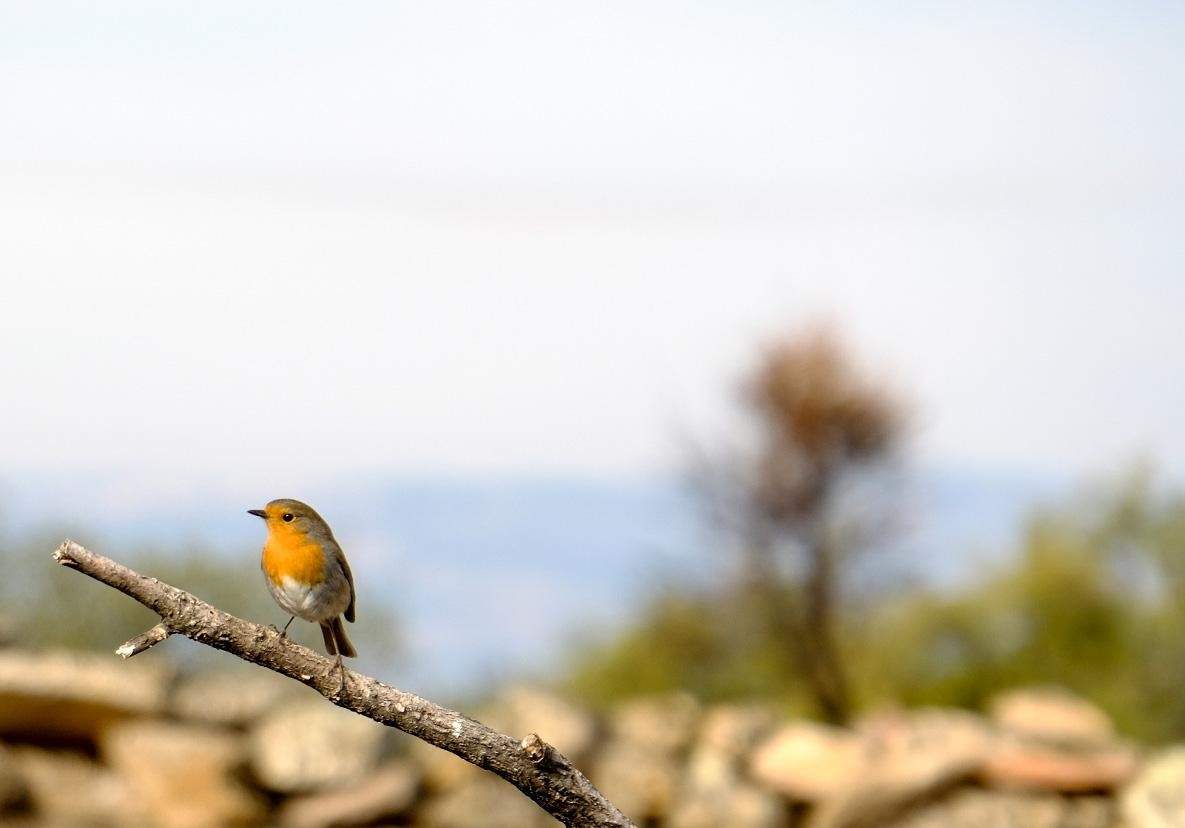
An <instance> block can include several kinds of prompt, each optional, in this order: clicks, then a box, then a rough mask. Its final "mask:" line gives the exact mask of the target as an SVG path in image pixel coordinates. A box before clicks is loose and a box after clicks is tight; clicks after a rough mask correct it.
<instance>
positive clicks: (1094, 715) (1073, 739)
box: [989, 687, 1115, 745]
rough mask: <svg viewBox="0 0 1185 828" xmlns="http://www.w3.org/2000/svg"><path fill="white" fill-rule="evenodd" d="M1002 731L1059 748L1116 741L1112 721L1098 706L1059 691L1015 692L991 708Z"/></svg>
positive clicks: (994, 702)
mask: <svg viewBox="0 0 1185 828" xmlns="http://www.w3.org/2000/svg"><path fill="white" fill-rule="evenodd" d="M989 709H990V711H991V718H992V721H993V722H994V723H995V725H996V727H998V728H999V729H1000V730H1002V731H1004V732H1006V733H1011V734H1013V735H1016V736H1019V737H1022V738H1024V739H1027V740H1033V741H1040V742H1047V743H1051V744H1059V745H1098V744H1106V743H1108V742H1110V741H1111V740H1112V739H1113V738H1114V737H1115V727H1114V725H1113V724H1112V723H1111V718H1110V717H1109V716H1108V715H1107V714H1106V713H1104V712H1103V711H1102V709H1100V708H1099V707H1098V706H1097V705H1095V704H1093V703H1091V702H1089V701H1087V700H1086V699H1083V698H1081V697H1079V696H1075V695H1074V694H1072V693H1070V692H1069V691H1066V690H1062V689H1059V688H1056V687H1036V688H1026V689H1023V690H1013V691H1011V692H1008V693H1003V694H1001V695H999V696H997V697H996V698H995V699H993V700H992V701H991V703H990V704H989Z"/></svg>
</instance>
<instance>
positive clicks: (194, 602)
mask: <svg viewBox="0 0 1185 828" xmlns="http://www.w3.org/2000/svg"><path fill="white" fill-rule="evenodd" d="M53 557H54V560H55V561H57V562H58V563H59V564H61V565H62V566H66V567H69V568H70V569H77V570H78V571H79V572H82V573H84V574H86V575H89V576H90V577H92V578H94V579H95V580H96V581H101V582H102V583H104V584H107V585H108V586H110V587H114V588H115V589H118V590H119V591H120V592H122V593H124V594H125V595H128V596H129V597H131V598H134V599H135V600H137V601H139V602H140V603H141V604H143V605H144V606H146V607H148V608H149V609H150V610H152V611H153V612H155V613H156V614H157V615H159V616H160V620H161V622H160V624H158V625H156V626H155V627H153V628H152V629H151V630H148V631H147V632H145V633H143V634H142V635H139V636H137V637H136V638H133V639H132V640H130V641H128V642H127V643H126V644H124V645H123V646H121V647H120V648H119V649H118V650H117V653H118V654H119V655H120V656H123V657H124V658H129V657H131V656H133V655H136V654H137V653H140V652H143V651H144V650H146V649H148V648H149V647H151V646H153V645H154V644H158V643H160V642H161V641H164V640H165V639H166V638H167V637H168V636H169V635H172V634H179V635H183V636H185V637H186V638H189V639H192V640H194V641H196V642H198V643H199V644H205V645H207V646H209V647H214V648H216V649H219V650H224V651H225V652H228V653H230V654H232V655H236V656H238V657H239V658H241V659H243V660H244V661H249V662H251V663H252V664H258V665H259V666H261V667H266V668H267V669H269V670H272V671H274V672H277V673H280V674H282V675H285V676H288V677H289V678H291V679H295V680H296V681H299V682H300V683H301V684H305V685H307V686H309V687H312V688H313V689H315V690H316V691H317V692H319V693H320V694H321V695H323V696H325V698H327V699H329V701H331V702H333V703H334V704H336V705H337V706H338V707H344V708H345V709H347V710H352V711H354V712H355V713H359V714H361V715H363V716H366V717H367V718H370V719H374V720H375V721H376V722H380V723H382V724H385V725H387V726H389V727H394V728H396V729H398V730H402V731H403V732H404V733H409V734H411V735H412V736H415V737H416V738H418V739H423V740H424V741H425V742H428V743H429V744H431V745H435V746H436V747H438V748H442V749H443V750H447V751H449V752H450V753H455V754H456V755H457V756H460V757H461V758H462V759H464V760H465V761H466V762H470V763H471V764H474V765H477V766H478V767H480V768H485V769H486V770H488V771H491V772H493V773H496V774H497V775H498V776H501V777H502V778H503V779H505V780H506V781H508V782H510V783H511V784H512V785H514V786H515V787H516V788H518V789H519V790H520V791H522V792H523V793H524V794H526V795H527V796H528V797H530V798H531V799H532V800H533V801H534V802H535V803H536V804H537V805H539V807H541V808H542V809H543V810H545V811H547V813H549V814H551V815H552V816H553V817H555V818H556V819H558V820H559V821H560V822H562V823H563V824H565V825H567V826H571V828H594V826H596V827H597V828H610V827H612V828H634V826H633V823H631V822H630V821H629V820H628V819H627V818H626V817H625V815H624V814H622V813H621V811H619V810H618V809H617V808H616V807H615V806H614V805H613V804H612V803H611V802H609V800H607V799H605V797H604V796H603V795H602V794H601V793H600V791H598V790H597V789H596V788H595V787H593V785H592V783H591V782H589V781H588V779H587V778H586V777H585V776H584V774H582V773H581V772H580V771H579V770H577V769H576V768H575V767H573V766H572V763H571V762H569V761H568V760H567V759H566V758H564V757H563V756H562V755H560V753H559V752H558V751H557V750H555V748H553V747H551V746H550V745H548V744H546V743H545V742H544V741H543V740H542V739H540V738H539V736H537V735H536V734H534V733H532V734H530V735H528V736H527V737H526V738H525V739H523V740H522V741H521V742H520V741H519V740H517V739H514V738H512V737H511V736H507V735H506V734H504V733H499V732H497V731H496V730H493V729H491V728H489V727H486V726H485V725H483V724H481V723H480V722H477V721H474V720H473V719H470V718H467V717H465V716H462V715H461V714H460V713H456V712H454V711H452V710H447V709H445V708H443V707H441V706H440V705H438V704H434V703H433V702H430V701H428V700H427V699H423V698H421V697H419V696H417V695H415V694H413V693H406V692H404V691H402V690H398V689H396V688H394V687H391V686H390V685H387V684H384V683H383V682H381V681H378V680H377V679H373V678H370V677H369V676H364V675H361V674H359V673H355V672H352V671H346V674H345V682H344V685H343V684H342V683H341V681H340V679H339V674H338V672H337V671H336V670H331V669H330V668H331V667H332V665H333V660H332V659H330V658H327V657H325V656H322V655H320V654H319V653H315V652H313V651H312V650H310V649H308V648H307V647H303V646H301V645H300V644H297V643H295V642H294V641H292V640H290V639H284V638H280V634H279V633H278V632H276V630H275V629H274V628H271V627H265V626H261V625H259V624H254V623H252V622H250V621H244V620H243V619H241V618H236V617H235V616H233V615H230V614H228V613H225V612H223V611H222V610H220V609H218V608H217V607H214V606H212V605H210V604H207V603H206V602H205V601H202V600H201V599H200V598H197V597H195V596H193V595H191V594H189V593H188V592H185V591H183V590H180V589H177V588H176V587H173V586H169V585H168V584H166V583H164V582H162V581H158V580H157V579H156V578H149V577H146V576H144V575H141V574H139V573H138V572H134V571H133V570H131V569H128V568H127V567H126V566H122V565H121V564H118V563H116V562H115V561H113V560H111V559H110V558H105V557H103V556H102V555H97V554H95V553H94V552H91V551H89V550H87V549H84V548H83V547H82V546H80V545H78V544H77V543H74V542H73V541H70V540H67V541H65V542H64V543H63V544H62V545H61V546H60V547H58V549H57V551H55V552H54V553H53Z"/></svg>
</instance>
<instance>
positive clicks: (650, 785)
mask: <svg viewBox="0 0 1185 828" xmlns="http://www.w3.org/2000/svg"><path fill="white" fill-rule="evenodd" d="M590 777H591V779H592V782H593V784H594V785H596V786H597V788H599V789H600V791H601V793H603V794H604V795H605V796H606V797H608V799H609V801H610V802H612V803H613V804H614V805H616V806H617V807H618V808H620V809H621V811H622V812H623V813H624V814H625V815H626V816H628V817H629V818H630V819H632V820H634V822H636V823H638V824H642V823H645V822H647V821H649V820H657V819H663V818H665V817H666V816H667V815H668V814H669V813H670V811H671V809H672V807H673V805H674V803H675V800H676V796H677V795H678V794H679V788H680V782H681V774H680V764H679V761H678V759H677V758H676V757H675V756H673V755H672V754H670V753H669V752H667V751H665V750H660V751H655V750H652V749H650V748H649V747H647V746H645V745H642V744H638V743H636V742H631V741H620V742H611V743H610V744H608V745H607V746H605V747H604V748H603V749H602V750H601V752H600V754H599V755H598V756H597V758H596V761H595V763H594V764H593V766H592V773H591V775H590Z"/></svg>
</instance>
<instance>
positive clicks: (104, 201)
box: [0, 0, 1185, 512]
mask: <svg viewBox="0 0 1185 828" xmlns="http://www.w3.org/2000/svg"><path fill="white" fill-rule="evenodd" d="M1182 42H1185V7H1183V6H1181V5H1179V4H1159V3H1139V2H1134V3H1125V4H1062V3H1028V4H1012V3H988V4H985V3H968V4H957V3H956V4H921V3H919V4H904V5H900V4H899V5H898V7H897V8H895V9H894V10H893V12H892V14H888V13H886V7H885V6H884V5H883V4H827V5H823V4H807V3H759V2H729V3H702V4H685V3H646V2H632V3H628V4H627V3H619V4H605V3H595V4H594V3H568V2H556V0H549V2H546V3H542V2H540V3H532V2H516V3H496V2H483V3H449V2H439V3H394V2H383V3H377V2H376V3H355V4H350V5H349V6H346V7H341V6H334V7H330V6H326V5H324V4H310V3H297V2H287V1H286V2H283V3H266V2H260V3H252V4H240V3H219V2H211V3H203V4H200V5H199V4H192V5H184V4H160V3H108V4H103V5H102V6H101V7H100V6H95V5H93V4H87V3H55V2H46V3H37V4H5V5H4V6H3V7H0V112H2V113H3V120H4V126H3V129H0V227H2V228H3V230H2V231H0V283H2V287H3V300H2V303H0V349H2V350H3V353H4V354H5V358H4V359H3V360H0V386H2V387H3V388H4V389H5V394H4V395H3V397H2V399H0V423H2V425H3V428H4V432H5V435H6V439H5V440H3V441H0V469H3V470H4V474H5V477H6V478H7V479H8V480H9V481H10V484H11V485H17V486H19V480H20V477H21V475H22V474H32V473H36V474H38V475H42V476H44V475H49V476H53V475H58V476H60V477H63V478H64V477H67V476H70V475H73V474H77V473H83V472H85V473H100V474H103V475H106V476H107V478H110V479H114V480H115V481H116V482H115V483H112V484H111V485H110V486H109V487H107V488H105V489H104V492H101V493H99V494H101V495H106V496H114V495H113V494H112V493H114V492H118V496H119V497H120V498H121V500H122V502H123V503H124V506H125V507H126V508H128V509H129V510H131V511H132V512H135V511H137V510H143V509H147V508H149V507H150V505H151V504H152V503H153V502H154V501H155V500H157V499H159V498H161V497H163V496H169V497H178V496H193V497H200V496H202V493H203V492H205V491H208V490H210V489H212V488H214V487H220V488H221V489H222V490H226V489H228V488H229V489H233V490H234V491H236V492H242V493H243V496H244V498H246V497H248V496H249V495H252V494H254V495H260V496H266V495H268V494H270V493H282V494H291V493H294V492H297V491H300V490H301V487H302V486H309V485H315V484H318V483H323V482H324V481H325V480H329V479H334V478H335V477H337V478H340V477H343V476H346V477H348V476H349V475H351V474H355V473H362V472H368V473H373V472H385V471H393V472H398V473H430V474H453V475H462V476H489V475H516V474H531V475H560V476H564V475H574V476H609V477H614V476H618V477H636V476H645V475H652V474H656V473H664V472H666V471H669V470H671V469H672V468H675V467H677V465H678V462H679V458H680V454H679V451H680V445H681V439H682V437H683V435H686V434H688V433H694V434H700V433H712V429H714V428H721V427H724V428H728V427H730V424H731V422H732V421H731V419H730V414H729V412H730V411H731V410H732V405H733V403H734V402H735V386H736V381H737V378H738V377H739V376H740V375H741V374H742V373H743V371H744V369H745V366H746V365H747V364H749V360H751V359H752V357H753V354H754V352H755V351H754V349H755V347H756V346H757V344H758V343H759V342H761V341H762V340H763V338H765V337H769V336H772V335H777V334H780V333H783V332H792V331H794V330H797V329H800V328H801V326H802V325H803V324H805V323H807V322H809V321H810V320H815V319H826V320H829V321H830V322H831V323H833V324H834V325H835V326H836V327H837V328H838V329H839V330H840V331H842V332H843V333H844V335H845V336H847V338H848V339H849V340H850V341H851V343H852V345H853V347H854V349H855V350H856V352H857V353H858V354H860V356H861V358H862V359H863V360H864V361H865V363H866V365H867V366H868V368H869V370H870V371H872V372H874V373H875V374H876V375H877V376H879V377H882V378H884V379H885V380H886V381H888V382H891V383H893V384H895V385H896V386H898V387H899V388H901V389H902V390H903V391H904V392H905V393H906V394H907V395H908V396H909V398H910V400H911V403H912V406H913V410H914V411H915V424H914V426H915V427H914V435H913V451H914V452H915V454H916V456H917V457H918V458H920V459H921V460H922V461H923V462H926V463H932V464H936V465H941V466H945V467H959V468H992V469H1031V470H1033V471H1034V472H1035V473H1049V472H1054V473H1057V474H1066V475H1080V474H1081V475H1086V474H1092V473H1097V472H1099V471H1105V470H1108V469H1110V468H1112V467H1114V466H1115V465H1116V464H1119V463H1123V462H1125V461H1127V460H1128V459H1130V458H1131V457H1132V456H1135V455H1138V454H1142V455H1146V456H1150V457H1152V458H1155V460H1156V461H1157V462H1158V463H1159V464H1160V466H1161V467H1162V468H1163V469H1166V470H1167V471H1168V473H1169V474H1171V475H1173V476H1175V477H1181V476H1182V475H1185V432H1183V430H1182V429H1181V427H1180V416H1181V411H1182V410H1185V382H1183V380H1185V348H1182V347H1181V346H1182V344H1183V340H1185V338H1183V337H1182V334H1181V322H1180V317H1181V312H1182V309H1183V308H1185V278H1183V276H1185V232H1182V231H1183V230H1185V156H1183V154H1182V152H1181V147H1182V146H1185V94H1182V92H1183V89H1182V85H1183V84H1182V82H1183V81H1185V50H1182V49H1181V48H1180V44H1181V43H1182ZM14 480H15V481H16V483H15V484H12V481H14ZM252 505H254V499H253V500H252Z"/></svg>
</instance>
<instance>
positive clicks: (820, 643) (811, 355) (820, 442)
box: [572, 329, 905, 722]
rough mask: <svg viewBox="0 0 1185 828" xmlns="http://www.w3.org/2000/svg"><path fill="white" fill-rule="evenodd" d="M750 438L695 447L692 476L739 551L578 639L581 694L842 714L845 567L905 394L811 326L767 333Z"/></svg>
mask: <svg viewBox="0 0 1185 828" xmlns="http://www.w3.org/2000/svg"><path fill="white" fill-rule="evenodd" d="M742 399H743V401H744V410H745V412H746V413H747V414H748V415H749V421H750V423H751V424H752V425H753V426H754V428H753V432H752V437H753V439H752V440H751V442H750V445H748V446H747V447H745V448H742V449H727V450H724V451H712V452H703V451H701V452H699V453H698V455H697V458H696V463H695V477H696V482H697V484H699V485H698V488H699V489H700V490H701V491H702V492H703V493H704V494H705V496H706V502H707V506H708V508H709V510H710V512H711V513H712V514H713V516H714V517H715V518H716V523H717V524H718V526H719V527H720V528H721V529H722V530H723V535H724V540H725V541H726V543H727V545H728V546H729V547H730V548H732V549H735V550H736V552H737V561H738V563H739V565H738V566H736V567H735V568H734V570H733V572H732V574H731V575H730V576H728V577H727V578H726V579H724V580H723V581H722V582H720V583H718V584H716V585H714V586H713V587H711V588H708V589H680V588H678V587H667V588H662V589H660V590H658V591H657V594H656V596H655V597H654V599H653V600H652V601H651V602H650V603H649V604H648V605H647V606H646V608H645V609H644V611H643V614H642V620H641V622H640V624H639V625H638V626H637V627H636V628H634V629H633V630H631V631H630V632H628V633H626V635H625V636H623V637H622V638H621V639H619V640H616V641H612V642H608V643H605V644H602V645H600V646H593V647H591V648H585V649H584V650H583V651H582V652H583V658H582V659H580V660H579V661H578V662H577V663H576V664H575V665H574V666H573V671H572V677H573V678H572V682H573V687H574V688H575V689H576V691H577V692H579V693H580V694H581V695H583V696H585V697H586V698H590V699H594V700H606V699H608V698H610V697H612V696H613V695H614V694H616V693H620V692H623V691H624V692H645V691H653V690H661V689H668V688H671V687H675V686H678V687H683V688H686V689H689V690H692V691H694V692H696V693H698V694H700V695H702V696H704V697H706V698H713V699H714V698H727V697H737V696H765V697H770V696H778V697H781V698H782V699H784V700H786V701H788V702H790V703H792V704H793V705H794V706H795V707H799V708H802V707H808V708H809V707H813V708H814V712H816V713H817V714H819V715H821V716H822V717H823V718H825V719H827V720H829V721H833V722H842V721H844V720H846V719H847V718H848V716H849V714H850V712H851V708H852V691H851V688H850V687H849V679H848V668H847V666H846V663H845V652H846V651H847V647H846V643H845V638H846V636H845V631H844V629H843V627H844V607H843V606H842V604H843V597H844V594H845V591H844V587H845V578H846V577H847V576H848V575H849V574H850V570H851V568H852V565H853V563H854V555H855V553H856V552H857V551H859V550H861V549H864V548H868V546H869V545H870V542H871V541H872V540H873V539H874V537H875V536H876V535H878V534H880V533H881V530H882V529H883V528H884V526H885V523H884V520H883V519H882V518H883V515H884V509H883V506H884V505H885V503H886V502H887V501H886V498H885V492H884V491H882V490H878V487H877V483H878V482H882V481H883V477H884V475H882V474H880V473H881V472H883V471H884V470H886V469H888V468H889V467H890V466H891V465H892V464H891V463H890V461H891V460H892V459H893V458H894V456H895V453H896V450H897V448H898V446H899V443H900V441H901V439H902V435H903V431H904V421H905V417H904V410H903V406H902V405H901V404H900V403H899V402H898V401H897V400H896V398H895V397H893V396H892V395H891V394H889V393H888V392H887V391H885V390H884V389H882V388H880V387H878V386H877V385H876V384H875V383H874V382H872V381H871V380H869V379H868V378H867V377H865V376H864V375H863V374H862V373H861V372H860V371H859V370H857V368H856V366H855V363H854V361H853V359H852V358H851V357H850V356H849V355H848V354H847V352H846V351H845V350H844V348H843V347H842V345H841V344H840V342H839V341H838V340H837V338H836V337H835V336H834V335H833V334H832V333H830V332H828V331H825V330H822V329H818V330H813V331H810V332H808V333H806V334H805V335H802V336H798V337H795V338H790V339H785V340H781V341H778V342H775V343H773V344H771V345H770V346H769V347H767V348H766V349H765V350H764V351H763V352H762V354H761V356H760V359H759V361H758V364H757V366H756V368H755V370H754V371H753V373H752V375H751V376H749V377H748V379H747V380H746V382H745V383H744V385H743V397H742Z"/></svg>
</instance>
